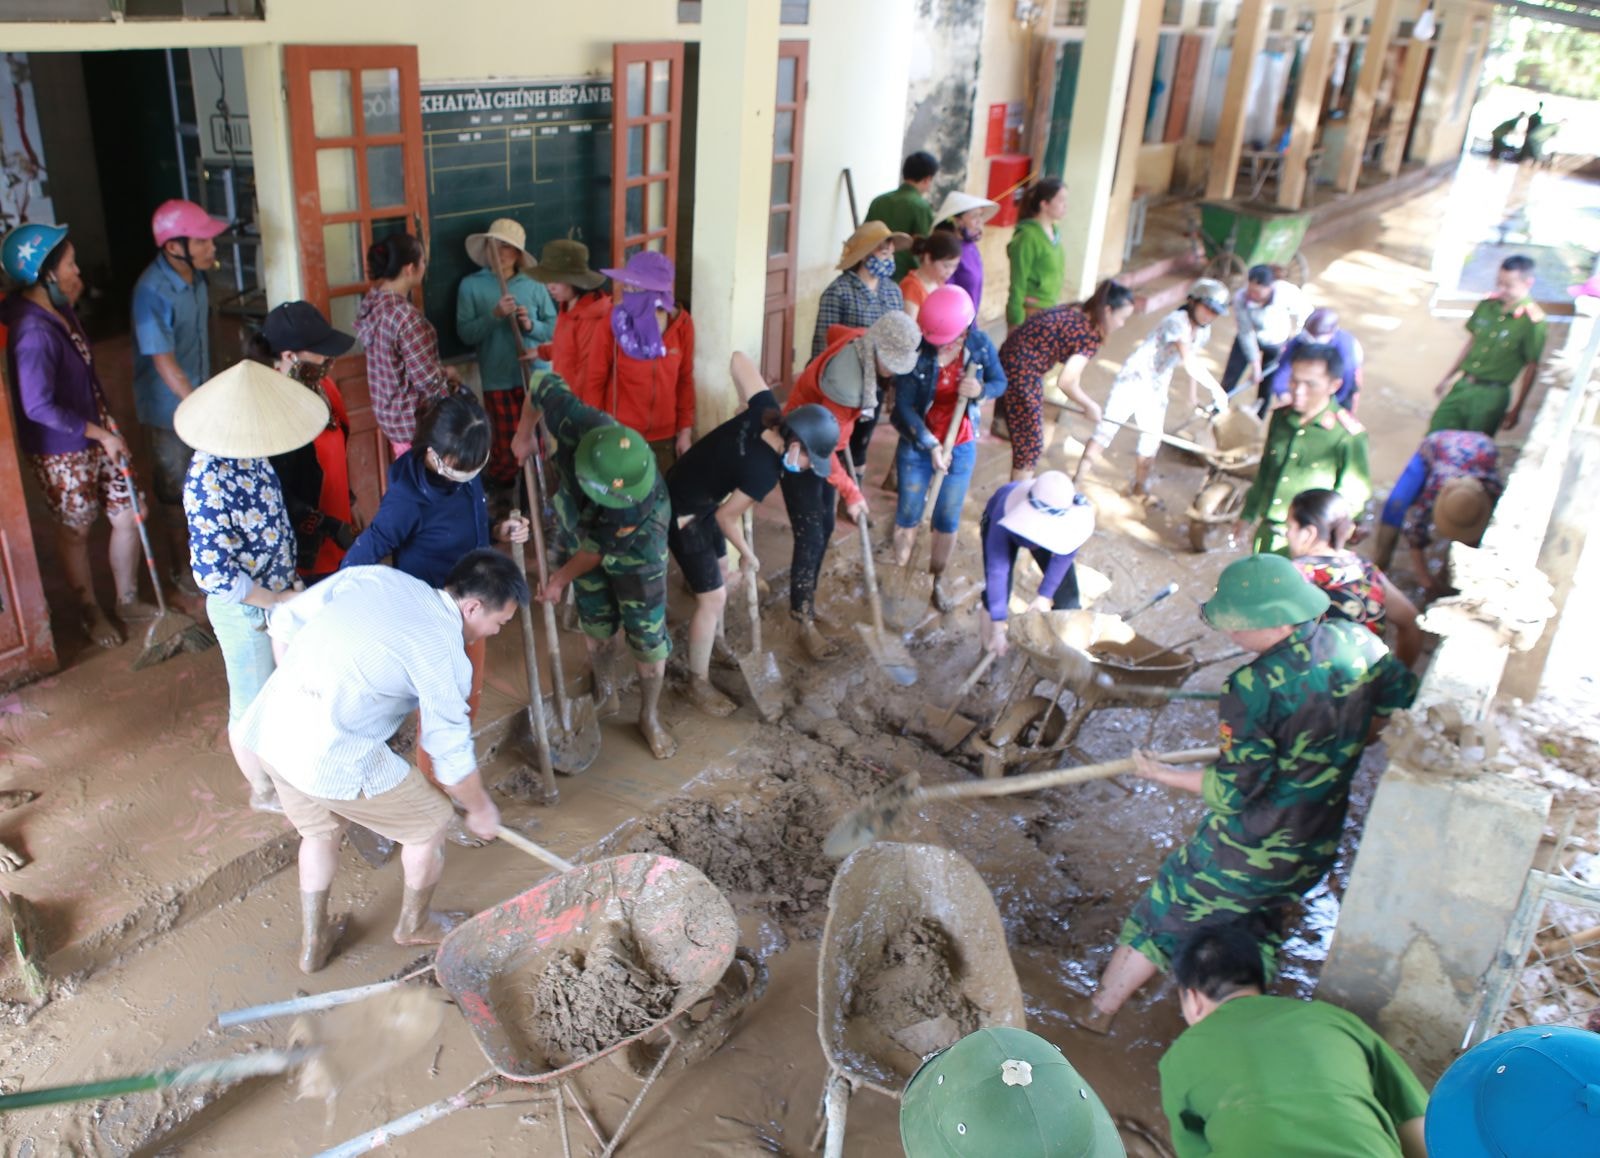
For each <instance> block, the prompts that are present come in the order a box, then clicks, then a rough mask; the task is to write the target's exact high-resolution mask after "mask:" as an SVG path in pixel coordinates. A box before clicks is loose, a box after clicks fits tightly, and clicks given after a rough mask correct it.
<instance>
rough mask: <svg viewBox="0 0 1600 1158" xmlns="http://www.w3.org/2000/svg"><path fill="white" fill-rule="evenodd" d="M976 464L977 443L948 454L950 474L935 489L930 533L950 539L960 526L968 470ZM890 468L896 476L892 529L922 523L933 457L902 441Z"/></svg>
mask: <svg viewBox="0 0 1600 1158" xmlns="http://www.w3.org/2000/svg"><path fill="white" fill-rule="evenodd" d="M977 463H978V443H977V440H973V441H972V442H963V443H962V444H961V445H959V446H957V447H956V448H955V449H954V450H953V451H951V453H950V473H949V474H948V475H946V476H945V479H944V485H943V486H942V487H940V488H939V503H938V505H937V506H935V507H934V508H933V529H934V530H935V531H938V532H939V533H940V534H942V535H953V534H955V532H956V528H957V527H959V526H960V525H961V504H962V503H964V502H966V501H967V486H968V485H969V484H970V483H971V482H972V468H973V467H974V466H976V465H977ZM894 465H895V470H896V471H897V472H898V473H899V475H900V497H899V501H898V503H897V505H896V506H895V509H894V525H895V526H897V527H914V526H916V525H917V524H918V523H920V522H921V521H922V510H923V507H924V506H925V505H926V504H927V501H928V487H929V485H930V484H931V483H932V482H933V455H932V454H930V453H929V452H928V451H926V450H921V449H919V448H918V447H916V446H914V445H913V444H912V443H910V442H909V441H907V440H906V439H904V438H902V439H901V440H900V449H899V450H897V451H896V452H895V456H894Z"/></svg>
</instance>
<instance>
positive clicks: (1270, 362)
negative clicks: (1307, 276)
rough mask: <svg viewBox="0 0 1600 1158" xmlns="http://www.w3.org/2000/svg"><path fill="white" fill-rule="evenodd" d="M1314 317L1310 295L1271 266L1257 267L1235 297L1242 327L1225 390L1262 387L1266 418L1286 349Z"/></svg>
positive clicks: (1224, 375)
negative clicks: (1271, 386) (1275, 373)
mask: <svg viewBox="0 0 1600 1158" xmlns="http://www.w3.org/2000/svg"><path fill="white" fill-rule="evenodd" d="M1310 313H1311V303H1310V302H1308V301H1307V300H1306V293H1305V291H1304V290H1303V289H1301V288H1300V287H1299V286H1297V285H1290V284H1289V283H1288V282H1286V281H1279V280H1278V277H1277V275H1276V274H1275V273H1274V272H1273V270H1272V267H1271V266H1270V265H1253V266H1251V267H1250V274H1249V278H1248V280H1246V282H1245V285H1244V288H1243V289H1242V290H1240V291H1239V292H1238V293H1236V294H1234V295H1233V317H1234V321H1236V322H1238V323H1239V336H1238V337H1236V338H1235V339H1234V340H1233V349H1232V350H1230V351H1228V367H1227V369H1226V370H1224V371H1223V373H1222V388H1223V389H1224V390H1226V391H1227V392H1228V393H1229V394H1230V395H1231V394H1232V393H1233V392H1234V388H1235V387H1237V386H1238V385H1239V380H1240V379H1241V378H1244V379H1245V383H1246V384H1247V385H1248V384H1250V383H1255V384H1257V385H1258V386H1259V388H1260V389H1259V393H1260V395H1261V398H1260V402H1261V406H1260V412H1261V413H1263V414H1265V413H1266V409H1267V405H1268V400H1269V399H1270V397H1271V394H1270V390H1269V386H1268V383H1269V382H1270V381H1271V378H1272V370H1273V369H1274V367H1275V365H1276V363H1277V361H1278V356H1279V355H1280V354H1282V353H1283V347H1284V345H1285V344H1286V343H1287V342H1288V341H1289V339H1290V338H1292V337H1294V336H1295V335H1296V334H1298V333H1299V332H1300V328H1301V327H1302V326H1304V325H1305V323H1306V318H1307V316H1309V315H1310Z"/></svg>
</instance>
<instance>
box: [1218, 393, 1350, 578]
mask: <svg viewBox="0 0 1600 1158" xmlns="http://www.w3.org/2000/svg"><path fill="white" fill-rule="evenodd" d="M1319 487H1326V488H1327V489H1329V490H1335V491H1338V492H1339V493H1340V494H1341V495H1343V496H1344V497H1345V499H1346V500H1347V501H1348V502H1349V503H1350V509H1351V510H1352V511H1354V512H1356V513H1357V514H1358V515H1359V514H1360V512H1361V508H1362V507H1364V506H1366V504H1367V500H1368V499H1369V498H1371V497H1372V483H1371V481H1370V479H1369V477H1368V474H1367V428H1366V427H1364V426H1362V425H1361V423H1359V422H1357V421H1356V417H1355V415H1353V414H1351V413H1350V412H1349V411H1348V410H1346V409H1345V408H1344V407H1343V406H1340V405H1339V404H1338V403H1337V402H1334V401H1331V400H1330V401H1329V402H1328V404H1327V406H1325V407H1323V408H1322V410H1321V411H1319V412H1318V413H1317V414H1314V415H1312V416H1311V417H1310V418H1302V417H1301V416H1300V415H1299V413H1297V412H1296V411H1295V410H1294V409H1293V408H1291V407H1288V406H1284V407H1281V408H1280V409H1278V410H1274V411H1273V412H1272V421H1271V422H1270V423H1268V425H1267V443H1266V446H1265V447H1264V448H1263V450H1262V452H1261V466H1260V467H1259V468H1258V469H1257V470H1256V479H1255V482H1254V483H1252V484H1251V485H1250V492H1249V494H1247V495H1245V498H1244V507H1243V509H1242V510H1241V511H1240V512H1239V518H1240V519H1242V520H1244V521H1245V522H1254V521H1255V520H1257V519H1260V520H1261V525H1260V526H1259V527H1257V528H1256V539H1255V548H1254V549H1255V550H1256V551H1271V552H1272V553H1273V554H1276V555H1287V554H1288V553H1289V542H1288V539H1287V538H1285V536H1284V525H1285V524H1286V523H1287V522H1288V519H1289V504H1290V503H1292V502H1293V501H1294V496H1295V495H1297V494H1299V493H1300V492H1301V491H1304V490H1313V489H1316V488H1319Z"/></svg>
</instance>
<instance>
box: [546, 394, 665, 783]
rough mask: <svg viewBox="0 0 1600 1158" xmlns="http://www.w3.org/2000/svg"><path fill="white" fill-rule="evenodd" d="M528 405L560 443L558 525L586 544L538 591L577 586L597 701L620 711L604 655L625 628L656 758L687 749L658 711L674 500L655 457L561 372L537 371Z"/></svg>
mask: <svg viewBox="0 0 1600 1158" xmlns="http://www.w3.org/2000/svg"><path fill="white" fill-rule="evenodd" d="M528 404H529V407H530V409H531V410H533V411H534V412H535V413H534V415H533V417H534V419H535V420H537V419H538V418H539V416H540V414H541V413H542V415H543V417H544V424H545V428H546V429H547V430H548V431H549V432H550V437H551V438H552V439H553V440H554V442H555V444H556V450H555V453H554V454H553V455H551V461H552V464H553V465H554V466H555V468H556V474H557V476H558V477H559V479H560V486H559V487H558V488H557V494H556V495H555V496H553V505H554V506H555V508H556V518H557V520H558V522H566V523H568V524H569V527H570V531H571V534H572V539H573V542H574V543H575V545H576V549H575V550H574V552H573V555H572V557H571V558H570V559H568V560H567V561H566V562H565V563H563V564H562V565H561V567H560V568H559V569H558V570H557V571H556V573H555V574H553V575H551V576H550V581H549V582H548V583H547V584H546V585H545V587H544V590H542V591H540V592H539V595H538V597H539V598H540V599H541V600H543V601H544V602H546V603H554V602H556V601H558V600H559V599H560V598H561V594H562V592H563V591H565V590H566V586H567V584H568V583H571V584H572V586H573V592H574V595H575V602H576V603H577V605H578V623H579V625H580V626H581V627H582V629H583V634H584V638H585V641H586V642H587V643H588V645H589V659H590V663H591V664H592V666H593V669H594V680H595V699H596V700H597V701H599V703H600V708H601V711H602V712H606V711H607V709H609V710H610V711H611V712H615V711H617V710H619V706H620V705H619V703H618V697H617V689H616V686H615V684H614V683H613V682H612V678H611V673H610V670H609V668H608V665H607V664H606V663H605V662H603V657H602V656H601V655H600V652H601V651H602V649H604V648H606V647H607V646H608V645H609V644H610V641H611V640H612V639H613V638H614V637H615V636H616V634H617V632H618V631H619V630H620V631H621V632H622V635H623V637H624V639H625V640H626V641H627V644H628V650H629V651H631V652H632V653H633V659H634V662H635V663H636V664H637V665H638V668H639V688H640V705H639V731H641V732H642V733H644V738H645V741H646V742H647V743H648V744H649V745H650V751H651V752H653V753H654V754H655V757H656V759H658V760H665V759H667V758H669V757H670V756H672V755H673V753H675V752H676V751H677V750H678V742H677V740H675V739H673V736H672V733H671V732H669V731H667V729H666V727H665V726H664V725H663V724H662V723H661V718H660V715H659V713H658V708H659V706H660V703H661V687H662V684H663V682H664V681H665V679H666V671H667V655H668V653H669V652H670V651H671V650H672V644H671V641H670V640H669V639H668V637H667V526H668V523H669V522H670V521H671V517H672V504H671V502H670V501H669V500H668V498H667V487H666V483H665V481H664V480H663V479H662V477H661V473H660V472H659V471H658V470H657V469H656V459H655V455H654V454H653V453H651V450H650V446H649V444H648V443H646V442H645V440H644V436H643V435H641V434H640V433H639V432H638V431H636V430H630V429H629V428H628V427H626V426H621V425H618V423H617V421H616V419H614V418H612V417H611V416H610V415H609V414H606V413H604V412H603V411H600V410H596V409H595V408H594V407H592V406H587V405H585V404H584V403H582V402H580V401H578V399H577V398H576V397H574V396H573V394H572V392H571V391H569V390H568V389H567V386H566V383H565V382H563V381H562V380H561V378H560V377H559V376H557V375H556V374H554V373H552V372H551V371H548V370H545V371H539V372H536V373H535V374H534V375H532V382H531V383H530V385H529V387H528Z"/></svg>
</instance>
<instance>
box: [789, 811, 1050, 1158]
mask: <svg viewBox="0 0 1600 1158" xmlns="http://www.w3.org/2000/svg"><path fill="white" fill-rule="evenodd" d="M914 930H915V931H918V933H917V934H916V935H917V936H918V937H920V945H921V949H920V951H921V952H926V953H934V954H941V955H942V956H943V958H944V962H945V964H947V965H948V970H949V987H948V992H947V994H946V995H945V996H946V1000H945V1001H944V1004H945V1005H946V1008H945V1009H942V1010H937V1011H936V1010H933V1009H920V1010H910V1009H907V1010H906V1012H905V1013H904V1015H903V1016H904V1018H910V1019H914V1018H919V1017H920V1018H921V1019H920V1020H911V1021H910V1022H909V1024H904V1025H890V1024H885V1022H884V1020H883V1014H882V1013H881V1011H877V1010H875V1009H874V1006H873V999H872V998H871V997H870V992H871V990H872V986H873V985H874V983H875V979H877V978H881V977H883V976H884V973H885V965H888V967H889V968H891V969H892V968H901V969H904V968H907V965H906V964H905V961H904V959H903V958H897V957H896V953H897V949H896V946H903V945H904V944H906V938H907V936H908V932H909V931H914ZM924 1013H926V1014H929V1016H927V1017H921V1015H922V1014H924ZM1026 1021H1027V1014H1026V1012H1025V1010H1024V1007H1023V1002H1022V986H1021V985H1020V984H1019V983H1018V981H1017V973H1016V969H1015V968H1014V967H1013V965H1012V963H1011V955H1010V953H1009V952H1008V951H1007V949H1006V933H1005V927H1004V925H1002V924H1001V921H1000V912H999V910H998V909H996V908H995V904H994V898H993V896H991V895H990V893H989V887H988V886H987V885H985V884H984V883H983V878H982V877H980V876H979V875H978V873H977V870H976V869H974V868H973V867H972V865H971V864H969V863H968V862H967V860H966V859H965V858H964V857H962V856H961V855H960V854H959V853H955V852H952V851H950V850H949V849H947V848H939V847H936V846H934V845H928V844H895V843H891V842H884V841H880V842H879V843H877V844H873V845H870V846H868V847H867V848H863V849H861V850H860V851H858V852H855V853H852V854H851V855H850V856H849V857H848V858H847V859H846V860H845V861H844V863H843V864H842V865H840V866H839V873H838V875H837V876H836V877H835V878H834V881H833V888H832V890H831V891H830V892H829V894H828V922H827V924H826V925H825V926H824V928H823V931H822V956H821V957H820V959H819V961H818V964H817V1033H818V1036H819V1037H820V1038H821V1040H822V1053H823V1056H824V1057H825V1058H826V1059H827V1062H828V1077H827V1080H826V1082H825V1083H824V1085H823V1104H822V1116H823V1122H822V1126H821V1127H820V1129H819V1136H820V1135H822V1134H824V1133H825V1137H826V1144H825V1148H824V1150H823V1154H824V1156H825V1158H839V1155H841V1154H842V1153H843V1152H844V1131H845V1117H846V1114H847V1112H848V1110H849V1104H850V1098H851V1095H852V1094H853V1093H854V1092H855V1091H856V1090H857V1089H869V1090H874V1091H876V1092H877V1093H880V1094H883V1095H884V1096H885V1097H889V1098H893V1099H895V1100H897V1101H898V1100H899V1097H900V1091H901V1090H902V1089H903V1088H904V1087H905V1084H906V1082H907V1080H908V1079H909V1078H910V1077H911V1075H912V1074H914V1073H916V1071H917V1067H918V1066H920V1065H921V1064H922V1062H923V1059H924V1058H925V1057H926V1056H927V1055H929V1054H932V1053H936V1052H937V1051H939V1050H941V1049H944V1048H945V1047H946V1046H949V1045H953V1044H954V1043H955V1042H956V1041H957V1040H958V1039H959V1038H961V1037H963V1036H965V1035H966V1034H968V1033H971V1032H973V1031H974V1030H978V1029H982V1028H984V1027H986V1026H994V1025H1010V1026H1015V1027H1017V1028H1019V1029H1021V1028H1025V1024H1026ZM816 1146H817V1142H816V1141H813V1143H812V1149H816Z"/></svg>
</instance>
